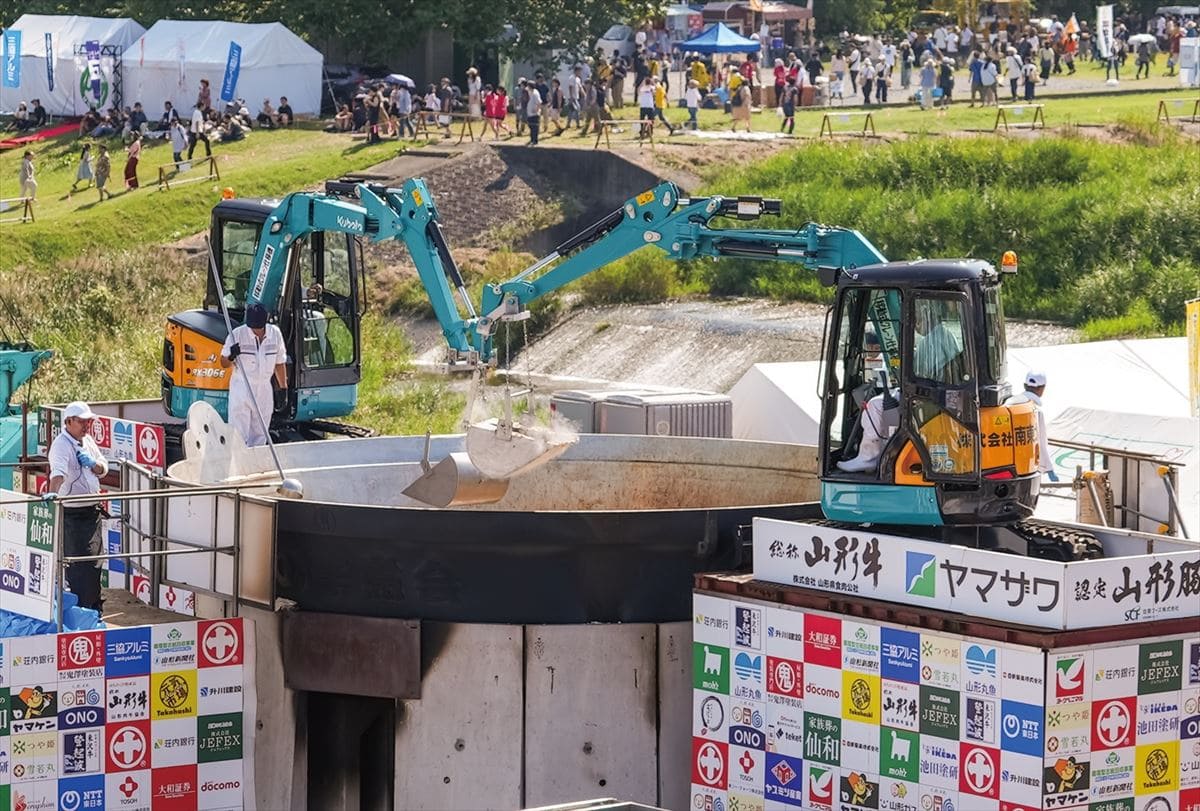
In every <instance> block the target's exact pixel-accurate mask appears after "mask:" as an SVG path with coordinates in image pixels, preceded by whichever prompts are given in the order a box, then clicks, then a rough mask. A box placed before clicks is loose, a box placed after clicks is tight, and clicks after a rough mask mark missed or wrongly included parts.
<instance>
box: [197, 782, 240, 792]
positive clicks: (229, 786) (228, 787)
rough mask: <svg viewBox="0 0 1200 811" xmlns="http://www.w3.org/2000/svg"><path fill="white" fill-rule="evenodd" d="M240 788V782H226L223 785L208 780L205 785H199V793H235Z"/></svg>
mask: <svg viewBox="0 0 1200 811" xmlns="http://www.w3.org/2000/svg"><path fill="white" fill-rule="evenodd" d="M241 787H242V783H241V781H240V780H227V781H225V782H224V783H217V782H214V781H212V780H209V781H208V782H207V783H202V784H201V785H200V790H201V791H236V790H237V789H240V788H241Z"/></svg>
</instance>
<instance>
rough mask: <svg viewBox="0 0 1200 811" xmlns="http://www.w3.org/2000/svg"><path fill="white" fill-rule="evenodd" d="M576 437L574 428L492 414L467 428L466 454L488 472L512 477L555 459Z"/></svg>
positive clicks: (489, 474) (497, 476)
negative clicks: (515, 421)
mask: <svg viewBox="0 0 1200 811" xmlns="http://www.w3.org/2000/svg"><path fill="white" fill-rule="evenodd" d="M577 440H578V436H576V435H575V434H574V433H572V432H567V431H562V430H556V429H554V428H550V427H546V426H542V425H528V426H522V425H520V424H516V425H510V424H509V423H507V422H505V421H503V420H499V419H495V418H493V419H490V420H484V421H483V422H477V423H474V424H472V425H471V426H469V427H468V428H467V455H468V456H470V458H471V463H472V464H473V465H474V466H475V467H476V468H478V469H479V471H480V472H482V473H483V474H484V475H485V476H488V477H489V478H493V479H511V478H512V477H514V476H520V475H521V474H523V473H528V472H529V471H530V470H533V469H534V468H536V467H539V466H541V465H544V464H546V463H547V462H549V461H551V460H553V459H554V458H556V457H557V456H559V455H560V454H561V453H562V452H563V451H565V450H566V449H567V448H569V447H571V445H573V444H574V443H575V442H576V441H577Z"/></svg>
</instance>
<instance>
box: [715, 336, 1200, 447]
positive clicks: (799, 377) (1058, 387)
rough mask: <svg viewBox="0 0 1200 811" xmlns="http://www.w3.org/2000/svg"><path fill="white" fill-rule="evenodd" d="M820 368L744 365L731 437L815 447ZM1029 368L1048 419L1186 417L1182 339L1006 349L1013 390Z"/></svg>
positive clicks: (734, 391) (1020, 385)
mask: <svg viewBox="0 0 1200 811" xmlns="http://www.w3.org/2000/svg"><path fill="white" fill-rule="evenodd" d="M818 366H819V364H818V363H817V361H803V362H798V363H756V364H754V366H752V367H750V369H749V371H747V372H746V374H744V375H743V376H742V378H741V380H739V381H738V382H737V383H736V384H734V386H733V388H732V389H730V390H729V396H730V397H732V398H733V435H734V437H735V438H738V439H765V440H769V441H777V442H800V443H804V444H809V445H815V444H816V443H817V425H818V421H819V420H820V414H821V403H820V399H819V398H818V397H817V370H818ZM1030 371H1039V372H1043V373H1044V374H1045V375H1046V378H1047V385H1046V396H1045V403H1044V405H1045V409H1046V419H1047V420H1048V421H1050V422H1053V421H1054V419H1055V417H1056V416H1057V415H1059V414H1061V413H1062V412H1063V411H1065V410H1066V409H1068V408H1071V407H1076V408H1096V407H1103V408H1105V409H1108V410H1110V411H1120V412H1125V413H1129V414H1148V415H1152V416H1160V417H1187V416H1188V414H1189V412H1188V396H1187V387H1188V372H1187V339H1186V338H1147V339H1141V340H1135V341H1097V342H1094V343H1083V344H1062V345H1059V346H1035V347H1016V348H1014V347H1009V350H1008V379H1009V382H1011V383H1012V387H1013V391H1014V392H1019V391H1022V390H1023V389H1024V384H1023V381H1024V379H1025V375H1026V374H1027V373H1029V372H1030ZM1050 433H1051V436H1054V432H1053V431H1051V432H1050ZM1064 438H1065V437H1064Z"/></svg>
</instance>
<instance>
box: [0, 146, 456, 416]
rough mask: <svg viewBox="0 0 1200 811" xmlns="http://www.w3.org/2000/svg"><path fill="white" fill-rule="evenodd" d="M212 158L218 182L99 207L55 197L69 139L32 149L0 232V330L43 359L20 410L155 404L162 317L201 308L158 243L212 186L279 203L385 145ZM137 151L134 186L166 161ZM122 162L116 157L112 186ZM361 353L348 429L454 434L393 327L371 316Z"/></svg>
mask: <svg viewBox="0 0 1200 811" xmlns="http://www.w3.org/2000/svg"><path fill="white" fill-rule="evenodd" d="M114 143H115V142H114ZM214 147H215V149H214V153H215V154H217V155H219V156H220V158H221V160H220V171H221V180H220V181H219V182H216V183H195V184H190V185H185V186H180V187H177V188H173V189H171V190H170V191H166V192H159V191H156V190H155V189H154V188H153V185H152V184H146V187H143V188H142V189H140V190H138V191H135V192H130V193H124V194H119V195H117V196H116V197H115V199H113V200H111V201H108V200H106V201H105V202H104V203H100V204H97V202H96V197H97V195H96V192H95V191H94V190H89V191H87V192H83V193H80V194H76V195H75V196H74V197H73V198H71V199H69V200H68V199H65V198H64V195H65V193H66V190H67V188H68V187H69V186H70V184H71V182H72V181H73V179H74V176H75V161H76V159H77V156H78V151H77V149H76V144H75V141H74V139H73V138H69V137H68V138H60V139H57V140H56V141H52V142H50V143H48V144H45V145H40V146H39V147H37V149H36V153H37V155H38V158H37V166H38V171H37V177H38V183H39V191H38V197H39V202H38V208H37V218H38V219H37V222H35V223H33V224H5V225H0V299H3V300H4V301H5V302H6V303H7V304H9V305H11V306H12V307H13V308H14V310H15V312H16V320H17V322H18V323H16V324H10V323H8V322H9V318H8V311H7V309H2V310H0V324H3V325H4V326H5V331H6V332H7V333H8V334H10V335H13V334H14V333H21V334H24V335H25V336H26V337H27V338H28V339H29V340H31V341H33V342H34V344H36V345H37V346H42V347H47V348H51V349H53V350H54V352H55V357H54V360H53V361H52V362H50V363H49V364H46V365H44V366H43V369H42V371H41V372H40V373H39V375H38V377H37V378H36V379H35V380H34V382H33V384H32V389H31V390H30V391H28V392H26V394H28V396H29V399H30V400H31V401H33V402H63V401H67V400H75V399H87V400H118V399H140V398H155V397H157V396H158V395H159V379H160V374H161V370H160V365H161V352H162V330H163V324H164V322H165V319H166V316H167V315H169V314H170V313H174V312H179V311H181V310H187V309H191V308H194V307H197V306H199V304H200V300H201V297H202V294H203V293H202V291H203V287H204V277H205V263H204V261H203V260H202V259H197V258H193V259H191V260H187V259H185V258H184V255H183V253H182V252H178V251H171V250H163V249H162V243H164V242H168V243H169V242H173V241H176V240H179V239H182V238H184V237H187V236H190V235H192V234H195V233H196V232H198V231H202V230H204V229H205V228H206V227H207V225H208V221H209V214H210V210H211V208H212V206H213V205H214V204H215V203H216V201H217V200H219V199H220V189H221V188H224V187H226V186H230V187H233V188H234V189H235V190H236V192H237V193H238V195H239V196H245V197H252V196H275V195H282V194H285V193H287V192H290V191H297V190H300V189H303V188H306V187H311V186H314V185H316V184H319V183H320V182H321V181H323V180H324V179H326V178H328V177H336V176H338V175H340V174H342V173H344V172H349V171H355V170H360V169H363V168H365V167H367V166H371V165H374V164H376V163H379V162H380V161H383V160H386V159H387V158H389V157H391V156H392V155H394V154H395V152H396V148H397V145H396V144H394V143H387V144H383V145H379V146H372V147H366V146H365V145H363V144H362V143H361V142H358V141H351V140H349V139H347V138H345V136H340V137H339V136H335V135H332V134H328V133H324V132H319V131H305V130H300V129H297V130H291V131H275V132H269V133H254V134H252V135H251V136H250V137H249V138H247V139H246V140H245V141H242V142H239V143H236V144H231V145H226V146H222V145H219V144H216V145H214ZM142 154H143V157H142V161H141V167H140V168H141V171H140V173H139V174H140V176H141V178H142V180H143V182H144V183H145V181H147V180H149V179H150V177H151V176H152V173H151V171H150V167H152V166H156V165H157V164H158V163H160V162H162V161H167V160H170V157H171V155H170V151H169V149H168V148H167V147H166V146H165V145H163V144H155V145H153V146H149V145H148V146H147V148H146V149H144V151H143V153H142ZM114 158H116V155H115V154H114ZM19 160H20V155H19V152H8V153H4V154H3V155H0V197H4V196H9V195H13V194H15V193H16V189H15V182H14V181H15V178H16V172H17V164H18V162H19ZM123 162H124V158H123V157H121V158H120V161H119V162H118V160H114V162H113V163H114V166H113V170H114V171H113V174H114V176H118V177H119V176H120V175H121V168H122V167H123ZM154 176H156V173H155V175H154ZM363 346H364V352H363V355H364V357H363V380H362V384H361V385H360V387H359V407H358V409H357V410H356V411H355V413H354V414H353V415H352V416H350V417H349V418H348V420H349V421H351V422H354V423H355V424H358V425H363V426H366V427H369V428H374V429H375V430H377V431H380V432H382V433H422V432H424V431H425V430H426V428H429V429H431V430H433V431H435V432H444V431H453V430H457V427H458V421H459V417H460V414H461V411H462V408H463V404H464V400H463V397H462V396H461V395H459V394H456V393H454V392H452V391H450V390H449V389H448V388H447V385H446V381H444V380H442V379H440V378H434V377H430V376H424V375H417V374H415V373H413V372H412V370H411V364H410V360H411V355H412V347H411V345H410V344H409V342H408V340H407V338H406V337H405V336H404V334H403V332H402V331H401V330H400V329H399V328H398V327H396V326H394V325H392V324H390V323H388V322H387V321H386V320H385V319H384V318H383V317H381V316H380V315H379V314H372V313H369V314H368V315H367V316H366V318H365V319H364V321H363Z"/></svg>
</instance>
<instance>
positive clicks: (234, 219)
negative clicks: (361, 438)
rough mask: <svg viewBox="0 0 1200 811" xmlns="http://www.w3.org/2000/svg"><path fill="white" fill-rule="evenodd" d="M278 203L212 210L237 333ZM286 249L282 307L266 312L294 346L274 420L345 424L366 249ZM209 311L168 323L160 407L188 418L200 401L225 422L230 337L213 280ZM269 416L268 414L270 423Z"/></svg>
mask: <svg viewBox="0 0 1200 811" xmlns="http://www.w3.org/2000/svg"><path fill="white" fill-rule="evenodd" d="M277 205H278V201H276V200H253V199H231V200H222V201H221V202H220V203H218V204H217V206H216V207H215V208H214V209H213V214H212V223H211V229H210V235H209V239H210V243H211V246H212V251H213V259H214V261H215V263H216V267H217V272H218V274H219V275H220V277H221V291H222V292H223V294H224V303H225V306H226V307H227V308H228V310H229V317H230V319H232V321H233V323H234V325H235V326H236V325H237V324H239V323H241V321H242V318H243V315H244V313H245V308H246V299H247V296H248V295H249V294H250V293H251V289H250V286H251V280H252V278H253V270H254V261H255V256H256V254H257V252H258V250H259V242H260V238H261V236H262V231H263V227H264V223H266V221H267V218H268V216H269V215H270V214H271V213H272V212H273V211H274V210H275V209H276V206H277ZM284 250H287V251H288V252H289V255H288V256H287V259H286V268H287V270H286V273H285V275H284V280H283V284H282V286H281V294H280V300H279V302H278V304H277V305H272V306H271V307H270V309H271V311H272V312H274V313H275V314H276V315H275V322H276V323H277V325H278V326H279V329H280V331H281V332H282V333H283V337H284V341H285V342H286V344H287V347H288V359H289V363H288V389H289V390H288V397H287V403H286V406H284V407H283V408H281V409H279V410H278V411H276V412H275V416H276V417H277V418H278V419H281V420H284V421H287V422H307V421H312V420H317V419H320V418H322V417H332V416H344V415H346V414H349V413H350V412H351V411H352V410H353V409H354V405H355V402H356V399H357V394H356V392H357V384H358V381H359V378H360V377H361V374H362V353H361V343H360V341H361V336H360V321H361V318H362V314H363V312H364V309H365V308H364V306H363V302H364V296H365V280H364V279H363V278H362V275H363V271H364V267H365V266H364V264H363V260H362V246H361V243H360V241H359V240H358V239H357V238H356V237H355V236H354V235H352V234H344V233H338V232H326V231H313V232H311V233H308V234H306V235H305V236H304V237H303V238H301V239H297V240H295V241H294V242H292V243H291V244H290V245H289V246H287V247H286V248H285V249H284ZM207 280H208V281H207V285H206V292H205V297H204V307H203V309H199V310H188V311H185V312H181V313H176V314H174V315H171V316H169V317H168V319H167V325H166V334H165V337H164V340H163V358H162V361H163V372H162V399H163V407H164V408H165V409H166V410H167V412H168V413H170V414H172V415H173V416H176V417H185V416H186V415H187V410H188V408H189V407H190V406H191V404H192V403H194V402H196V401H197V400H205V401H207V402H209V403H210V404H211V405H213V407H214V408H216V409H217V411H218V412H219V413H220V414H221V415H222V416H225V414H226V410H225V409H226V401H227V397H228V393H229V381H230V374H229V373H230V370H228V369H222V368H221V364H220V353H221V347H222V345H223V344H224V342H225V337H226V335H227V334H228V333H227V331H226V328H225V320H224V318H223V316H222V314H221V306H220V302H219V300H218V299H219V295H220V293H218V289H217V284H216V282H215V280H214V279H213V276H212V273H211V271H210V272H209V273H208V274H207ZM264 416H265V415H264Z"/></svg>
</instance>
